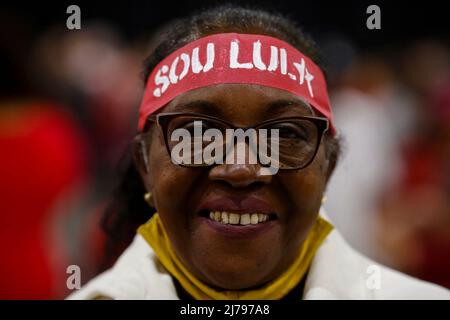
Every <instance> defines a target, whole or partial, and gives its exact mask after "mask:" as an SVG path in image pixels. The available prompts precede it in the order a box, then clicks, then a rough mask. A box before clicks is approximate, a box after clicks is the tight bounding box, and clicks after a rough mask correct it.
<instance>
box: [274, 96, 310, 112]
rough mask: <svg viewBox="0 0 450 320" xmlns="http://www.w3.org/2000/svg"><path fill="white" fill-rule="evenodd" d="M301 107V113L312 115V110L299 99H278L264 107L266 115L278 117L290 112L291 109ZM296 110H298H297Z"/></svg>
mask: <svg viewBox="0 0 450 320" xmlns="http://www.w3.org/2000/svg"><path fill="white" fill-rule="evenodd" d="M294 106H295V107H301V109H300V110H301V111H304V112H302V114H303V113H305V112H306V113H307V114H308V115H314V112H313V109H312V108H311V106H310V105H309V104H308V103H307V102H305V101H303V100H300V99H280V100H275V101H271V102H270V103H268V104H267V105H266V113H267V114H270V115H278V114H281V113H285V112H286V111H292V107H294ZM297 110H298V109H297Z"/></svg>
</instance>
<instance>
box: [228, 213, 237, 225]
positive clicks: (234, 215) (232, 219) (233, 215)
mask: <svg viewBox="0 0 450 320" xmlns="http://www.w3.org/2000/svg"><path fill="white" fill-rule="evenodd" d="M229 217H230V220H229V221H228V222H229V223H230V224H239V218H240V216H239V215H238V214H237V213H230V215H229Z"/></svg>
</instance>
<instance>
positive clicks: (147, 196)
mask: <svg viewBox="0 0 450 320" xmlns="http://www.w3.org/2000/svg"><path fill="white" fill-rule="evenodd" d="M144 200H145V201H146V202H147V203H148V204H150V205H151V202H152V193H151V192H147V193H146V194H144Z"/></svg>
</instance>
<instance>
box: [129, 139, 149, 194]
mask: <svg viewBox="0 0 450 320" xmlns="http://www.w3.org/2000/svg"><path fill="white" fill-rule="evenodd" d="M148 138H149V137H148V135H146V134H145V133H143V134H139V135H137V136H136V137H135V138H134V140H133V144H132V154H133V161H134V164H135V165H136V168H137V169H138V172H139V175H140V176H141V179H142V181H143V182H144V184H145V186H146V187H148V186H149V182H150V181H148V179H149V176H150V165H149V157H148V154H149V145H148V141H149V140H148Z"/></svg>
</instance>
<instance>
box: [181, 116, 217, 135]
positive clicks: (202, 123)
mask: <svg viewBox="0 0 450 320" xmlns="http://www.w3.org/2000/svg"><path fill="white" fill-rule="evenodd" d="M212 127H213V124H212V123H210V122H209V121H207V120H200V119H197V120H190V121H187V122H185V123H184V124H183V125H181V126H179V127H178V128H180V129H185V130H187V131H189V133H191V134H192V135H194V130H195V129H197V130H201V132H202V133H203V132H205V130H208V129H210V128H212Z"/></svg>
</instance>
